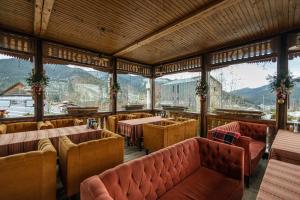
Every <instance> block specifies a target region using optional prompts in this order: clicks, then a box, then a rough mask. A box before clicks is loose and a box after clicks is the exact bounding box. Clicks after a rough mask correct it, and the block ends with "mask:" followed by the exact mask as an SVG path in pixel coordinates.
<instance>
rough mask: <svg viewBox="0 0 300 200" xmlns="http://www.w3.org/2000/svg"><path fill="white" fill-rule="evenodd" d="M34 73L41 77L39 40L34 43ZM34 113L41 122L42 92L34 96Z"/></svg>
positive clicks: (42, 109) (41, 60) (42, 67)
mask: <svg viewBox="0 0 300 200" xmlns="http://www.w3.org/2000/svg"><path fill="white" fill-rule="evenodd" d="M35 49H36V51H35V56H34V71H35V73H36V74H38V76H43V73H44V66H43V44H42V41H41V40H39V39H38V40H36V41H35ZM34 113H35V117H36V120H37V121H42V120H43V116H44V91H42V93H41V94H35V96H34Z"/></svg>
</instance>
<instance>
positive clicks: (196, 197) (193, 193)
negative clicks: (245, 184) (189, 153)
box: [159, 167, 243, 200]
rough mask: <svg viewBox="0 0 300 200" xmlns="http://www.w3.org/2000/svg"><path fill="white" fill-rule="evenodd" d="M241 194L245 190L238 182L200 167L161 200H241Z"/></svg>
mask: <svg viewBox="0 0 300 200" xmlns="http://www.w3.org/2000/svg"><path fill="white" fill-rule="evenodd" d="M241 194H243V188H242V186H241V185H240V182H239V181H238V180H234V179H231V178H228V177H226V176H225V175H223V174H221V173H218V172H216V171H213V170H210V169H207V168H205V167H200V168H199V169H198V170H197V171H196V172H194V173H193V174H191V175H190V176H188V177H187V178H186V179H184V180H183V181H182V182H180V183H179V184H178V185H176V186H175V187H173V188H172V189H171V190H169V191H168V192H166V193H165V194H164V195H163V196H162V197H161V198H159V199H160V200H170V199H172V200H176V199H180V200H185V199H188V200H201V199H205V200H206V199H210V200H214V199H216V200H219V199H241V198H242V196H241Z"/></svg>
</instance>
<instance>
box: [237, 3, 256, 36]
mask: <svg viewBox="0 0 300 200" xmlns="http://www.w3.org/2000/svg"><path fill="white" fill-rule="evenodd" d="M240 9H241V11H240V17H241V18H243V19H245V23H246V24H247V27H248V28H249V34H250V36H251V38H255V27H254V26H253V24H252V23H251V19H250V17H251V16H250V14H249V12H248V9H247V6H246V5H245V6H241V5H240Z"/></svg>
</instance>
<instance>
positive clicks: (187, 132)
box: [175, 117, 198, 139]
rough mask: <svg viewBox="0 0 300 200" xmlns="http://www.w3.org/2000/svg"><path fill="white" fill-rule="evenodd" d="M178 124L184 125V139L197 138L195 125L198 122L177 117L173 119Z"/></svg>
mask: <svg viewBox="0 0 300 200" xmlns="http://www.w3.org/2000/svg"><path fill="white" fill-rule="evenodd" d="M175 121H176V122H178V123H183V124H184V139H188V138H192V137H196V136H197V124H198V120H196V119H190V118H184V117H178V118H176V119H175Z"/></svg>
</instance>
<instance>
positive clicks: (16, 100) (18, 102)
mask: <svg viewBox="0 0 300 200" xmlns="http://www.w3.org/2000/svg"><path fill="white" fill-rule="evenodd" d="M32 68H33V63H32V62H31V61H28V60H21V59H18V58H14V57H10V56H6V55H3V54H0V77H1V79H0V118H3V117H8V118H11V117H26V116H34V101H33V98H32V93H31V88H30V87H29V86H28V85H27V83H26V78H27V77H28V76H29V73H31V71H32Z"/></svg>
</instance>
